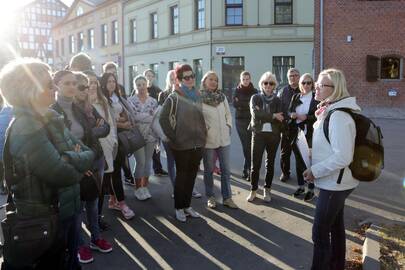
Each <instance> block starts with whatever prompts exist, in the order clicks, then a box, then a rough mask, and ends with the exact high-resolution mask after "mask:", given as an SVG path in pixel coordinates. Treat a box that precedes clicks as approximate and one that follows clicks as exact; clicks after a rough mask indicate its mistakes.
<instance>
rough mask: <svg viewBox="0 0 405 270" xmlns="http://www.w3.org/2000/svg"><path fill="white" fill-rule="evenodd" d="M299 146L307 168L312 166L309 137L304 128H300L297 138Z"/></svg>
mask: <svg viewBox="0 0 405 270" xmlns="http://www.w3.org/2000/svg"><path fill="white" fill-rule="evenodd" d="M296 144H297V148H298V150H299V152H300V154H301V157H302V160H303V161H304V163H305V166H306V167H307V168H310V167H311V158H310V151H309V147H308V142H307V139H306V138H305V133H304V131H303V130H301V129H299V131H298V136H297V140H296Z"/></svg>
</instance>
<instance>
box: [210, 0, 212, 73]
mask: <svg viewBox="0 0 405 270" xmlns="http://www.w3.org/2000/svg"><path fill="white" fill-rule="evenodd" d="M210 70H212V0H210Z"/></svg>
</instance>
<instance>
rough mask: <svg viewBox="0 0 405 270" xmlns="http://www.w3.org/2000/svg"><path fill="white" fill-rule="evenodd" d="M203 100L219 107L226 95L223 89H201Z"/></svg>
mask: <svg viewBox="0 0 405 270" xmlns="http://www.w3.org/2000/svg"><path fill="white" fill-rule="evenodd" d="M200 93H201V101H202V102H203V103H205V104H207V105H210V106H213V107H217V106H218V105H219V104H221V102H224V100H225V95H224V94H223V93H222V91H221V90H219V89H217V90H215V91H210V90H205V89H203V90H201V91H200Z"/></svg>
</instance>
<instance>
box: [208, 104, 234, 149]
mask: <svg viewBox="0 0 405 270" xmlns="http://www.w3.org/2000/svg"><path fill="white" fill-rule="evenodd" d="M202 111H203V115H204V120H205V125H206V127H207V141H206V144H205V148H208V149H215V148H218V147H224V146H228V145H230V144H231V129H232V115H231V111H230V109H229V104H228V101H227V100H226V99H225V100H224V101H223V102H221V104H219V105H218V106H217V107H214V106H210V105H207V104H205V103H203V105H202Z"/></svg>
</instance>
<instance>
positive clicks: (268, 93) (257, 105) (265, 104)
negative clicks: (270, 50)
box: [247, 71, 284, 202]
mask: <svg viewBox="0 0 405 270" xmlns="http://www.w3.org/2000/svg"><path fill="white" fill-rule="evenodd" d="M276 87H277V80H276V76H274V74H273V73H271V72H270V71H268V72H266V73H264V74H263V75H262V76H261V78H260V81H259V88H260V90H261V92H260V93H258V94H256V95H254V96H252V99H251V100H250V113H251V115H252V120H251V122H250V125H249V129H250V130H252V131H253V137H252V167H251V172H250V180H251V191H250V194H249V196H248V197H247V201H249V202H251V201H253V200H254V199H255V198H256V192H257V189H258V183H259V176H260V167H261V165H262V158H263V152H264V150H266V153H267V156H266V178H265V185H264V196H263V199H264V201H265V202H270V201H271V196H270V191H271V184H272V182H273V176H274V159H275V157H276V153H277V148H278V145H279V143H280V132H281V124H282V121H283V120H284V117H283V113H282V108H281V101H280V99H279V98H278V97H277V95H276V94H275V92H274V90H275V89H276Z"/></svg>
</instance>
